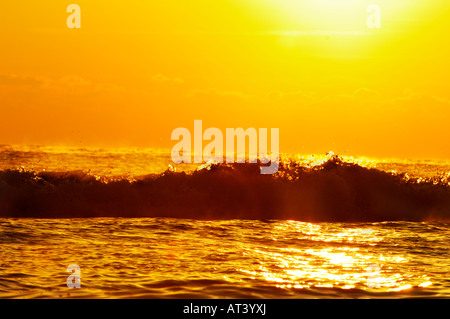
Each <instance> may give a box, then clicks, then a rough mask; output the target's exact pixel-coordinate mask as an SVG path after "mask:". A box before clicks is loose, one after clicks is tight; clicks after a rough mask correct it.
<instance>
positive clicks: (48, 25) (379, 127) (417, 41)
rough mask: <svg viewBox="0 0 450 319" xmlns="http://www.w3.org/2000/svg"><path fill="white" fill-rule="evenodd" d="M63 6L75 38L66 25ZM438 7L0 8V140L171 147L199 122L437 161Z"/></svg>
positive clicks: (324, 147)
mask: <svg viewBox="0 0 450 319" xmlns="http://www.w3.org/2000/svg"><path fill="white" fill-rule="evenodd" d="M71 3H76V4H78V5H79V6H80V8H81V29H69V28H68V27H67V25H66V19H67V17H68V16H69V13H67V12H66V8H67V6H68V5H69V4H71ZM371 3H375V4H378V5H379V7H380V8H381V28H379V29H369V28H368V27H367V25H366V20H367V17H368V16H369V13H367V12H366V9H367V6H368V5H369V4H371ZM449 9H450V4H449V3H448V1H446V0H409V1H404V0H370V1H366V0H215V1H206V0H165V1H143V0H128V1H106V0H89V1H86V0H73V1H68V2H66V1H50V0H46V1H35V0H33V1H32V0H21V1H17V0H2V1H1V4H0V36H1V50H0V57H1V59H0V114H1V117H0V143H6V144H10V143H13V144H19V143H22V144H69V145H76V146H99V147H105V146H106V147H109V146H144V147H164V148H171V147H172V146H173V145H174V144H175V142H173V141H171V139H170V135H171V132H172V130H173V129H175V128H177V127H183V126H184V127H187V128H190V129H192V130H193V121H194V120H195V119H200V120H203V126H204V128H207V127H219V128H221V129H223V130H225V128H226V127H243V128H248V127H255V128H259V127H266V128H272V127H277V128H279V129H280V152H282V153H283V152H300V153H305V154H310V153H324V152H326V151H329V150H333V151H334V152H337V153H341V154H344V155H357V156H359V155H361V156H362V155H364V156H372V157H396V158H402V157H415V158H447V159H449V158H450V147H448V146H449V142H448V137H449V136H450V134H449V129H448V123H449V119H450V82H449V81H450V80H449V71H450V62H449V57H450V11H449Z"/></svg>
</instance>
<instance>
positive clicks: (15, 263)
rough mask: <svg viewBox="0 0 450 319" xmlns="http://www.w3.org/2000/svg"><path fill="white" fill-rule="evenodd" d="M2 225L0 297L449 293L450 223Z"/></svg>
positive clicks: (102, 221) (98, 221)
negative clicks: (71, 269) (70, 280)
mask: <svg viewBox="0 0 450 319" xmlns="http://www.w3.org/2000/svg"><path fill="white" fill-rule="evenodd" d="M0 234H1V235H0V241H1V245H0V260H1V261H0V297H1V298H410V297H411V298H418V297H420V298H448V297H450V277H449V273H450V257H449V256H450V254H449V246H448V238H449V236H450V224H449V223H436V222H431V223H415V222H414V223H411V222H381V223H356V224H355V223H305V222H299V221H279V220H265V221H260V220H222V221H219V220H215V221H200V220H188V219H170V218H141V219H139V218H138V219H132V218H88V219H1V220H0ZM70 264H77V265H79V267H80V282H81V287H80V288H73V289H70V288H68V287H67V277H68V276H69V275H70V273H68V272H66V270H67V267H68V266H69V265H70Z"/></svg>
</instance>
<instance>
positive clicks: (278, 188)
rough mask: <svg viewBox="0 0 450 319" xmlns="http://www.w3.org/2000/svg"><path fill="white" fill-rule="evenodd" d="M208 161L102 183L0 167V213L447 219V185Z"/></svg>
mask: <svg viewBox="0 0 450 319" xmlns="http://www.w3.org/2000/svg"><path fill="white" fill-rule="evenodd" d="M259 168H260V167H259V164H248V163H246V164H232V165H230V164H211V165H206V166H204V169H200V170H197V171H195V172H192V173H187V172H174V171H171V170H168V171H166V172H164V173H161V174H152V175H147V176H141V177H135V178H132V179H126V178H118V179H110V180H106V179H103V178H101V177H99V176H94V175H90V174H89V173H86V172H83V171H68V172H34V171H25V170H3V171H0V216H1V217H37V218H78V217H83V218H85V217H174V218H191V219H235V218H239V219H267V220H271V219H285V220H286V219H292V220H300V221H310V222H321V221H327V222H338V221H342V222H361V221H373V222H377V221H398V220H405V221H429V220H450V187H449V185H448V183H447V182H441V181H436V180H428V181H424V180H422V181H421V182H417V181H415V180H408V179H405V176H403V175H394V174H391V173H388V172H385V171H380V170H377V169H375V168H365V167H362V166H359V165H357V164H355V163H347V162H344V161H341V160H340V158H339V157H337V156H334V157H332V158H330V159H329V160H328V161H326V162H324V163H322V164H321V165H317V166H313V167H310V166H304V165H301V164H298V163H295V162H289V163H280V168H279V171H278V173H277V174H275V175H261V174H260V170H259Z"/></svg>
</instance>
